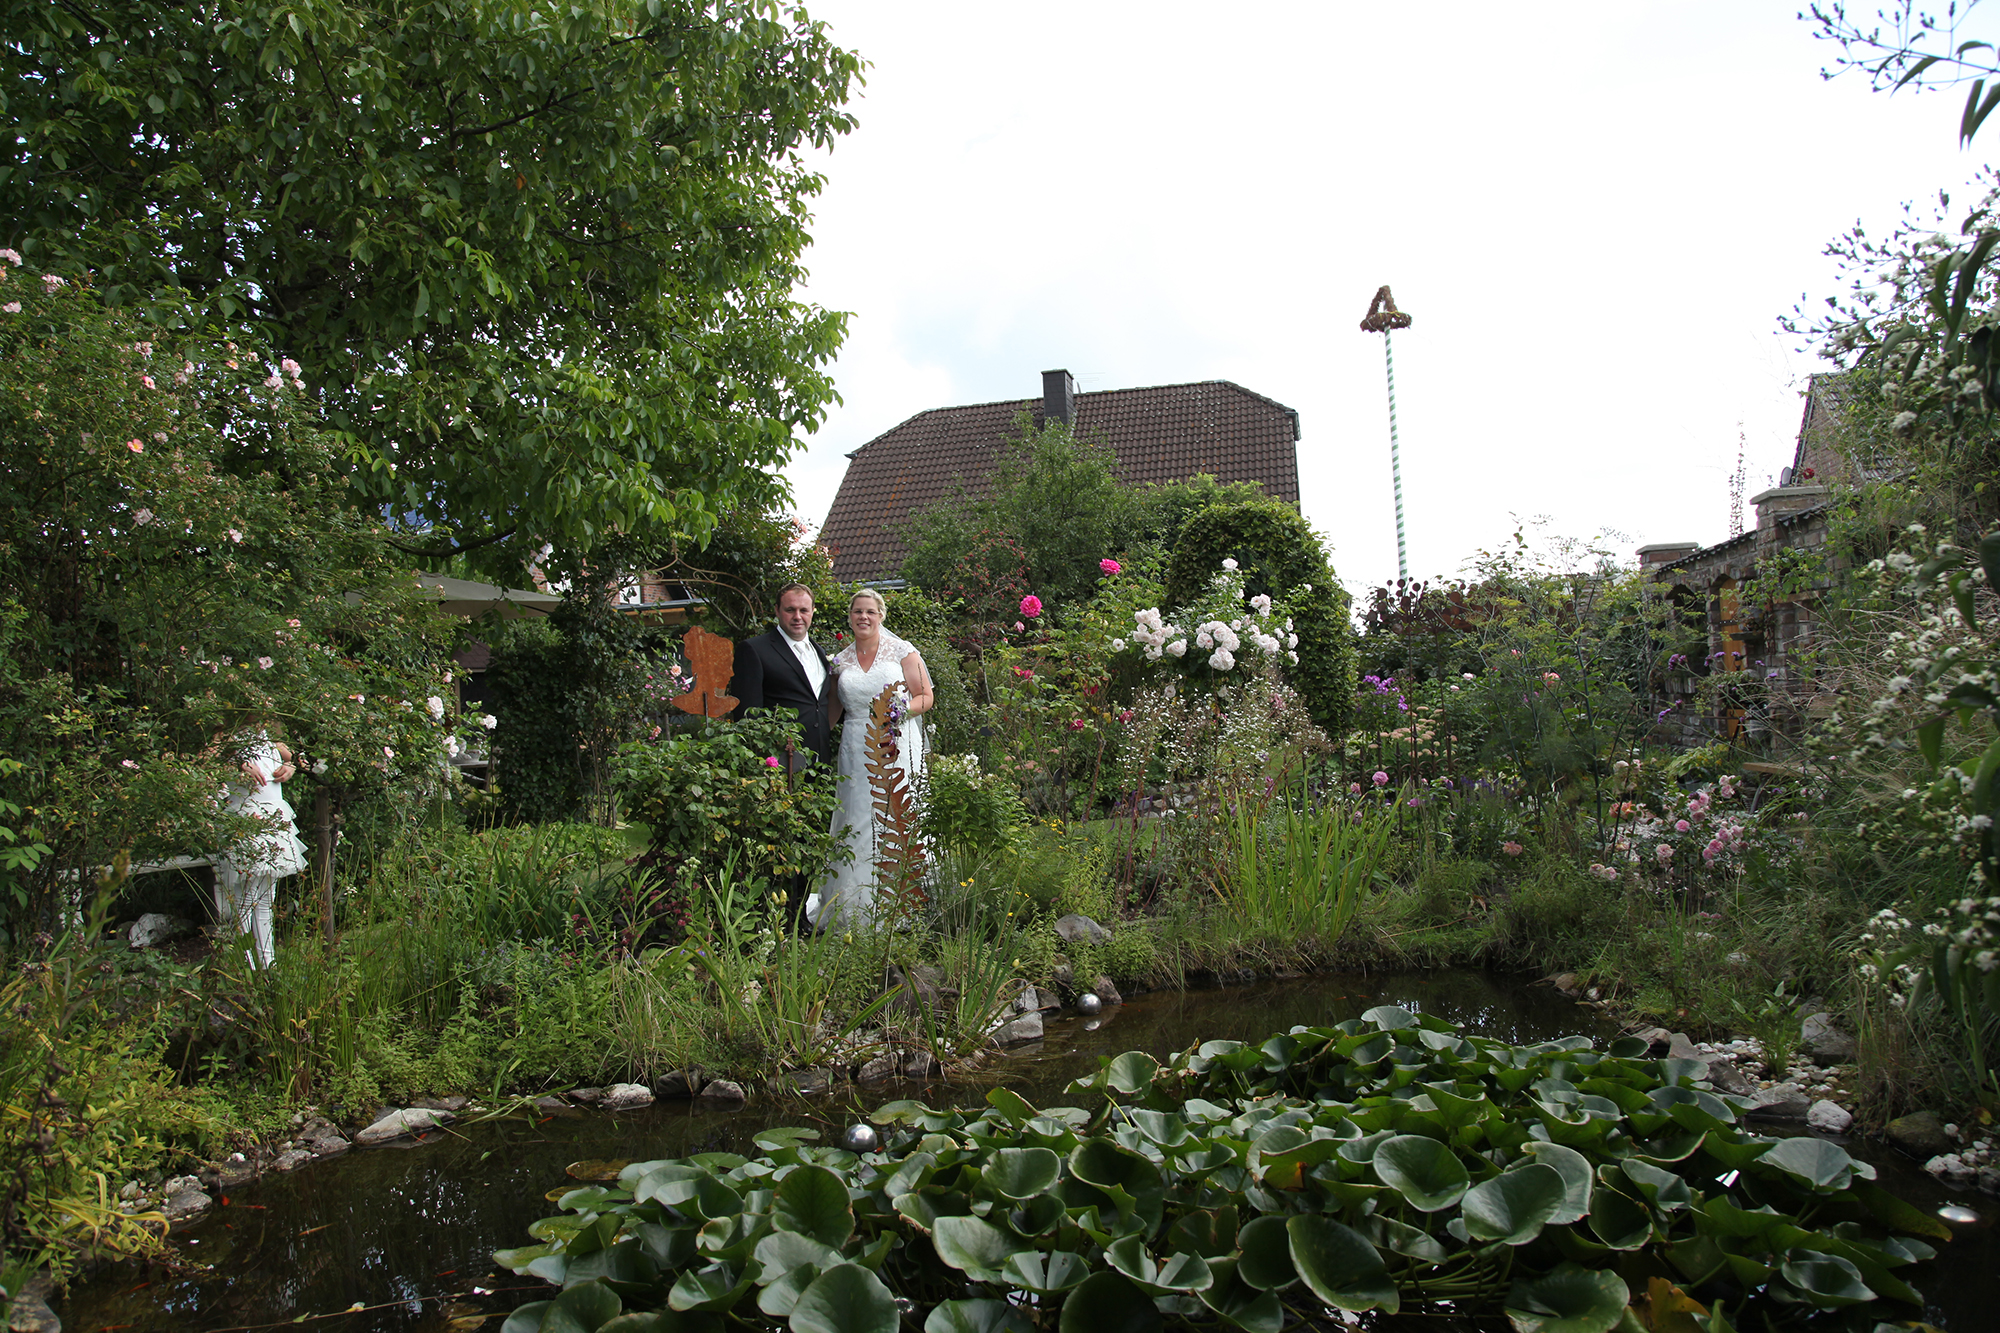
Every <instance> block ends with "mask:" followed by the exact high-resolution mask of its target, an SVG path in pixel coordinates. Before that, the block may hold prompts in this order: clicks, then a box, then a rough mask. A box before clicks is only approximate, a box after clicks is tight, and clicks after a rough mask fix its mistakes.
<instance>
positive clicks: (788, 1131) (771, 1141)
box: [750, 1125, 819, 1152]
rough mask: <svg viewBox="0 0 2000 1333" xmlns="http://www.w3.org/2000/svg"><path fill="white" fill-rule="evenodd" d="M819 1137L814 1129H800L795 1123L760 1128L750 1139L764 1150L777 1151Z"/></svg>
mask: <svg viewBox="0 0 2000 1333" xmlns="http://www.w3.org/2000/svg"><path fill="white" fill-rule="evenodd" d="M818 1137H819V1131H818V1130H816V1129H801V1128H799V1127H798V1126H796V1125H779V1126H777V1127H775V1128H772V1129H766V1130H760V1131H759V1132H758V1133H756V1134H754V1135H752V1136H751V1138H750V1141H751V1142H752V1143H754V1144H756V1145H757V1146H758V1147H759V1148H762V1149H763V1150H764V1151H765V1152H777V1151H778V1150H780V1149H781V1148H790V1147H793V1146H795V1145H796V1144H799V1143H809V1142H811V1141H812V1140H814V1139H817V1138H818Z"/></svg>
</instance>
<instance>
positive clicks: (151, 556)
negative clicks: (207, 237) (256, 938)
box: [0, 261, 473, 909]
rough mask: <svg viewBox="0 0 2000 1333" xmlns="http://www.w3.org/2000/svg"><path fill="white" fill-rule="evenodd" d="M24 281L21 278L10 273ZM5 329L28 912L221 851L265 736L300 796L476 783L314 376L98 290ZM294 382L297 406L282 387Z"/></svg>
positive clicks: (424, 640)
mask: <svg viewBox="0 0 2000 1333" xmlns="http://www.w3.org/2000/svg"><path fill="white" fill-rule="evenodd" d="M4 262H5V261H0V264H3V263H4ZM14 290H16V291H19V292H21V293H22V299H21V305H22V309H21V310H20V311H18V312H15V313H12V314H10V315H8V317H7V318H6V319H4V320H0V401H4V404H5V405H4V409H0V412H4V416H5V419H6V420H7V421H8V423H9V427H8V433H7V435H6V437H5V440H6V443H5V450H6V466H5V467H0V589H4V591H0V639H4V640H5V652H4V654H0V657H3V658H4V661H5V663H6V666H5V668H4V669H0V752H4V753H7V754H9V755H12V756H14V757H15V758H17V759H18V760H19V761H21V764H22V767H21V768H20V769H19V770H18V771H16V772H15V773H13V774H12V775H10V776H9V777H8V778H7V779H6V792H5V799H7V800H8V801H10V802H11V803H13V804H14V805H17V806H20V807H22V809H23V815H22V816H21V817H20V818H21V821H22V828H23V830H24V836H25V837H26V840H27V841H28V842H29V843H31V844H40V845H44V846H47V847H49V848H50V849H51V850H50V854H49V856H48V857H47V858H40V859H38V860H37V862H36V864H34V865H32V866H30V865H26V864H22V863H20V862H19V861H18V860H17V862H16V864H15V865H14V866H13V867H12V868H11V869H10V870H7V871H4V872H0V873H5V874H6V875H7V878H8V881H9V886H10V888H11V889H12V894H11V896H12V899H13V905H14V906H15V908H17V909H20V908H24V907H28V906H30V905H31V900H34V899H36V898H37V897H38V895H39V896H40V901H42V902H44V903H45V902H47V901H48V898H47V894H48V892H49V891H50V890H51V889H52V886H53V875H54V872H55V870H56V869H57V868H59V867H60V868H82V867H90V868H94V867H96V866H99V865H103V864H106V863H108V862H110V861H111V860H112V859H113V858H114V857H115V856H116V855H117V854H119V853H121V852H124V853H128V854H129V855H130V856H131V857H132V858H133V859H134V860H140V861H146V860H157V859H163V858H165V857H169V856H174V855H181V854H186V853H197V852H210V851H214V850H218V849H220V848H221V847H223V846H226V845H228V843H229V842H231V841H233V839H234V838H235V837H236V836H239V835H240V833H241V830H240V828H234V827H232V826H231V824H230V822H229V821H228V820H227V819H225V818H223V817H222V815H221V814H220V811H219V809H218V801H217V798H216V794H217V793H218V792H219V791H220V790H221V787H222V783H223V781H224V780H225V779H226V777H227V775H228V774H229V773H230V772H231V771H232V770H233V769H234V768H235V761H236V758H237V753H236V752H237V751H240V749H241V748H242V746H243V744H244V743H245V740H246V738H247V736H248V735H249V734H250V733H251V732H252V731H254V730H255V729H257V728H264V729H267V730H269V731H270V732H271V733H272V734H273V735H274V736H278V737H281V738H282V739H284V740H286V741H288V742H289V743H290V745H291V747H292V748H293V750H294V751H295V753H296V755H297V760H298V763H299V767H300V770H301V773H300V777H299V779H297V780H296V781H297V784H298V785H297V786H295V787H293V788H292V789H291V790H290V791H289V792H288V795H289V796H290V798H291V799H292V801H293V803H294V805H297V806H300V807H301V808H303V807H305V806H306V805H308V804H309V797H310V793H311V790H312V789H313V788H314V787H316V786H318V787H325V788H330V789H332V790H333V791H334V792H335V793H336V794H338V795H339V796H340V797H341V798H342V799H343V800H345V801H349V802H352V801H356V800H359V799H362V798H366V797H370V796H376V795H381V794H384V793H387V792H389V791H392V790H393V791H395V792H396V793H397V796H398V800H397V801H395V802H394V803H392V808H394V809H397V810H399V811H402V812H404V817H408V816H409V814H410V813H411V812H415V811H420V810H421V809H423V807H424V803H425V800H426V799H427V798H429V797H432V796H435V795H437V794H439V793H440V792H443V791H446V790H449V788H450V784H451V783H452V782H454V781H455V777H454V773H453V770H452V768H451V766H450V764H449V756H448V753H447V751H448V747H451V746H455V745H461V744H463V736H464V735H466V734H468V733H469V732H470V731H471V730H472V729H473V724H472V723H471V720H470V719H461V718H459V717H457V716H455V715H453V713H452V711H451V710H450V709H449V708H448V707H446V705H445V700H447V699H449V698H450V697H451V694H452V691H451V684H450V676H449V669H448V668H449V661H448V659H447V658H446V656H445V651H444V650H445V646H446V642H447V639H448V635H449V632H450V624H449V622H447V621H445V620H444V619H443V618H442V617H441V616H439V615H438V614H437V612H436V610H435V608H434V606H433V605H431V604H429V603H428V599H427V598H426V597H425V595H424V594H423V593H422V592H421V591H420V590H419V588H418V585H417V583H416V580H415V578H414V577H413V572H412V570H411V568H410V566H409V564H408V563H407V559H406V558H405V557H401V556H399V555H398V554H397V553H396V552H395V551H394V550H393V549H392V548H391V547H390V546H389V545H388V544H387V541H386V540H385V538H386V534H385V533H384V531H383V529H382V526H381V524H380V522H379V520H378V519H377V518H376V516H375V515H373V514H369V513H363V512H360V511H358V510H356V509H355V508H354V507H353V506H352V504H351V500H350V495H349V492H348V491H347V490H346V489H345V488H344V487H342V486H340V485H338V484H337V483H335V482H334V481H332V480H330V479H331V478H334V477H336V476H337V475H338V472H337V468H336V458H337V451H338V448H339V444H338V442H337V441H336V440H335V439H334V438H333V437H331V436H330V435H328V434H325V433H323V432H322V431H320V430H319V429H318V428H317V427H316V426H315V424H314V421H313V413H312V411H311V408H310V404H309V401H308V400H307V398H306V396H305V393H304V391H303V385H302V383H301V381H300V377H299V376H298V375H297V374H296V373H294V372H295V370H296V367H292V366H289V365H288V363H287V362H286V361H285V360H281V359H278V358H276V357H272V356H267V355H265V354H263V353H262V352H260V351H258V350H256V349H254V348H250V347H248V346H241V345H239V344H237V343H235V342H228V341H211V340H208V339H205V338H199V337H192V336H184V335H180V334H172V333H163V332H154V331H150V330H147V329H145V328H143V327H141V326H139V325H138V324H136V323H134V322H133V321H132V320H131V319H130V318H129V317H127V316H125V315H123V314H119V313H115V312H111V311H107V310H106V309H104V308H103V306H102V305H101V303H100V302H99V300H98V298H97V296H96V294H95V292H94V291H93V290H92V289H91V288H90V287H89V286H88V284H86V283H84V282H81V281H72V282H69V283H56V284H49V283H43V284H37V285H33V286H31V285H29V284H25V283H23V284H20V285H19V286H17V287H15V288H14ZM273 380H276V381H277V383H276V384H275V385H274V384H273V383H272V381H273Z"/></svg>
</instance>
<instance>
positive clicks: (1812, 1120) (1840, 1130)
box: [1806, 1097, 1854, 1134]
mask: <svg viewBox="0 0 2000 1333" xmlns="http://www.w3.org/2000/svg"><path fill="white" fill-rule="evenodd" d="M1853 1123H1854V1117H1853V1116H1852V1115H1849V1114H1848V1112H1847V1108H1846V1107H1844V1106H1842V1105H1840V1104H1839V1103H1838V1102H1830V1101H1828V1100H1827V1099H1826V1098H1824V1097H1822V1098H1820V1099H1819V1100H1818V1101H1816V1102H1814V1103H1813V1104H1812V1109H1810V1110H1808V1111H1807V1112H1806V1127H1807V1128H1808V1129H1816V1130H1818V1131H1819V1132H1820V1133H1822V1134H1845V1133H1846V1132H1847V1127H1848V1126H1849V1125H1851V1124H1853Z"/></svg>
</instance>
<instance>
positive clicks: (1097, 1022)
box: [1083, 1018, 1104, 1032]
mask: <svg viewBox="0 0 2000 1333" xmlns="http://www.w3.org/2000/svg"><path fill="white" fill-rule="evenodd" d="M1103 1026H1104V1020H1103V1019H1101V1018H1093V1019H1091V1020H1090V1021H1089V1022H1088V1023H1085V1024H1084V1025H1083V1030H1084V1031H1085V1032H1095V1031H1097V1029H1099V1028H1101V1027H1103Z"/></svg>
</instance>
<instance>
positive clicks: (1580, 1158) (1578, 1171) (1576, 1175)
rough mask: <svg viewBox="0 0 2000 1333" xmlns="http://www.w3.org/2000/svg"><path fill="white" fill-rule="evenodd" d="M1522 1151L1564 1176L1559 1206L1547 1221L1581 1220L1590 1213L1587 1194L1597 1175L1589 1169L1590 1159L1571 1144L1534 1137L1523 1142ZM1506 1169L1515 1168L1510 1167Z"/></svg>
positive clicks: (1595, 1181) (1562, 1224)
mask: <svg viewBox="0 0 2000 1333" xmlns="http://www.w3.org/2000/svg"><path fill="white" fill-rule="evenodd" d="M1521 1151H1522V1152H1524V1153H1527V1154H1528V1155H1529V1158H1531V1159H1532V1160H1534V1161H1536V1162H1539V1163H1540V1164H1541V1165H1543V1166H1546V1167H1550V1168H1552V1169H1554V1171H1555V1172H1556V1174H1557V1175H1559V1176H1561V1177H1562V1180H1563V1203H1562V1207H1560V1208H1558V1209H1556V1211H1555V1212H1554V1213H1552V1214H1550V1216H1549V1221H1550V1222H1552V1223H1554V1224H1556V1225H1557V1226H1566V1225H1568V1224H1569V1223H1571V1222H1580V1221H1582V1220H1583V1219H1584V1218H1585V1217H1587V1216H1589V1215H1590V1194H1591V1189H1592V1187H1593V1186H1595V1185H1596V1184H1597V1176H1596V1174H1595V1173H1594V1172H1593V1171H1591V1169H1590V1159H1589V1158H1587V1157H1585V1156H1584V1155H1583V1154H1582V1153H1580V1152H1578V1151H1577V1150H1576V1149H1574V1148H1565V1147H1563V1146H1562V1145H1561V1144H1560V1143H1544V1142H1540V1141H1536V1142H1533V1143H1528V1144H1524V1145H1522V1148H1521ZM1508 1169H1509V1170H1514V1169H1517V1168H1516V1167H1510V1168H1508Z"/></svg>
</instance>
